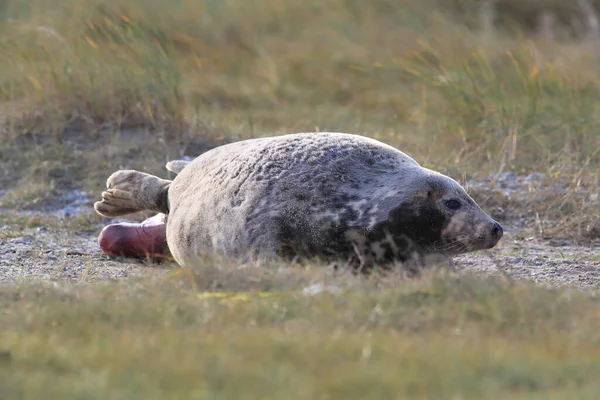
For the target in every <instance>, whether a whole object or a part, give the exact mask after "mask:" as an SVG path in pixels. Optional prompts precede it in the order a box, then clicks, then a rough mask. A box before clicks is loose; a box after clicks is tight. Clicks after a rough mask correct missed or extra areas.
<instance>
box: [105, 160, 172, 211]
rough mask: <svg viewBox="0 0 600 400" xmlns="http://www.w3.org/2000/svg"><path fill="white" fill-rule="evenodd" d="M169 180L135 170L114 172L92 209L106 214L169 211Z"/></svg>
mask: <svg viewBox="0 0 600 400" xmlns="http://www.w3.org/2000/svg"><path fill="white" fill-rule="evenodd" d="M171 183H172V181H169V180H165V179H161V178H158V177H156V176H154V175H150V174H146V173H143V172H138V171H135V170H121V171H117V172H115V173H113V174H112V175H111V176H110V177H109V178H108V180H107V181H106V187H107V190H106V191H104V192H102V200H101V201H98V202H96V203H95V204H94V209H95V210H96V212H97V213H98V214H100V215H103V216H105V217H117V216H120V215H125V214H131V213H134V212H138V211H145V210H149V211H156V212H158V213H162V214H168V213H169V197H168V194H169V187H170V186H171Z"/></svg>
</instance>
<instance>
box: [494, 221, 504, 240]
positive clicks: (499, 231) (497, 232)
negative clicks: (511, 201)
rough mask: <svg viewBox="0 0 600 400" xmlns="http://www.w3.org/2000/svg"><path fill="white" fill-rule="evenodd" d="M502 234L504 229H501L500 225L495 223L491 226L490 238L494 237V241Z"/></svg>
mask: <svg viewBox="0 0 600 400" xmlns="http://www.w3.org/2000/svg"><path fill="white" fill-rule="evenodd" d="M503 234H504V229H502V225H500V224H499V223H497V222H494V225H493V226H492V236H493V237H494V239H500V238H501V237H502V235H503Z"/></svg>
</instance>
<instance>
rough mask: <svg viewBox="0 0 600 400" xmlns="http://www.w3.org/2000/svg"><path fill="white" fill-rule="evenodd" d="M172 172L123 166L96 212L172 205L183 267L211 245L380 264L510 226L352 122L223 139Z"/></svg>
mask: <svg viewBox="0 0 600 400" xmlns="http://www.w3.org/2000/svg"><path fill="white" fill-rule="evenodd" d="M167 168H168V169H169V170H171V171H174V172H177V173H178V175H177V176H176V177H175V178H174V179H173V180H166V179H161V178H159V177H156V176H153V175H149V174H146V173H143V172H138V171H135V170H120V171H117V172H115V173H113V174H112V175H111V176H110V177H109V178H108V180H107V190H106V191H104V192H103V193H102V200H101V201H98V202H96V203H95V205H94V207H95V209H96V211H97V212H98V213H99V214H101V215H104V216H109V217H114V216H120V215H125V214H129V213H133V212H137V211H141V210H153V211H156V212H158V213H164V214H166V215H167V221H166V224H167V227H166V238H167V243H168V246H169V249H170V252H171V254H172V256H173V257H174V259H175V260H176V261H177V262H178V264H180V265H181V266H190V265H192V264H193V263H194V262H195V261H194V260H195V259H196V258H197V257H198V256H199V255H200V254H206V253H210V252H214V253H217V254H221V255H226V256H230V257H235V258H239V259H242V260H246V261H248V260H251V261H265V260H272V259H276V258H280V257H283V258H285V259H290V258H295V257H305V258H320V259H325V260H337V261H340V260H341V261H344V262H346V263H348V264H350V265H353V266H356V267H359V268H366V269H369V268H371V267H373V266H375V265H379V266H391V265H395V264H397V263H401V264H407V263H417V264H423V263H425V262H426V259H427V257H429V256H442V257H444V258H451V257H452V256H455V255H458V254H462V253H467V252H473V251H478V250H483V249H490V248H493V247H494V246H495V245H496V244H497V243H498V241H499V240H500V238H501V237H502V235H503V229H502V226H501V225H500V224H499V223H498V222H496V221H495V220H494V219H492V218H491V217H490V216H489V215H488V214H486V213H485V212H484V211H483V210H482V209H481V208H480V207H479V206H478V205H477V203H476V202H475V201H474V200H473V199H472V198H471V197H470V196H469V195H468V194H467V192H466V191H465V189H464V188H463V187H462V186H461V185H460V184H459V183H458V182H456V181H455V180H453V179H452V178H450V177H448V176H445V175H443V174H441V173H438V172H435V171H433V170H430V169H427V168H424V167H422V166H421V165H419V164H418V163H417V162H416V161H415V160H414V159H412V158H411V157H409V156H408V155H406V154H405V153H403V152H401V151H400V150H398V149H396V148H394V147H392V146H389V145H387V144H384V143H382V142H380V141H377V140H375V139H371V138H368V137H364V136H359V135H354V134H349V133H334V132H320V133H295V134H287V135H282V136H275V137H264V138H258V139H249V140H243V141H238V142H234V143H230V144H226V145H223V146H220V147H217V148H214V149H212V150H210V151H208V152H206V153H203V154H201V155H200V156H198V157H197V158H195V159H194V160H192V161H182V160H175V161H172V162H170V163H168V164H167Z"/></svg>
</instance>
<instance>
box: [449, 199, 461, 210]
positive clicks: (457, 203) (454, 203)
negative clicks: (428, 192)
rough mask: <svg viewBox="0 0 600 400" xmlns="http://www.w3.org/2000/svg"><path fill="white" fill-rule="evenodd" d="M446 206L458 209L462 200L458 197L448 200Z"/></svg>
mask: <svg viewBox="0 0 600 400" xmlns="http://www.w3.org/2000/svg"><path fill="white" fill-rule="evenodd" d="M446 207H448V208H449V209H451V210H458V209H459V208H460V201H458V200H456V199H450V200H446Z"/></svg>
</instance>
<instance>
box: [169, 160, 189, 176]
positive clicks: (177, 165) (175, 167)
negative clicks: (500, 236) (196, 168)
mask: <svg viewBox="0 0 600 400" xmlns="http://www.w3.org/2000/svg"><path fill="white" fill-rule="evenodd" d="M189 163H191V161H185V160H173V161H169V162H168V163H167V165H166V168H167V169H168V170H169V171H171V172H174V173H176V174H178V173H180V172H181V171H183V169H184V168H185V167H186V166H187V165H188V164H189Z"/></svg>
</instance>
